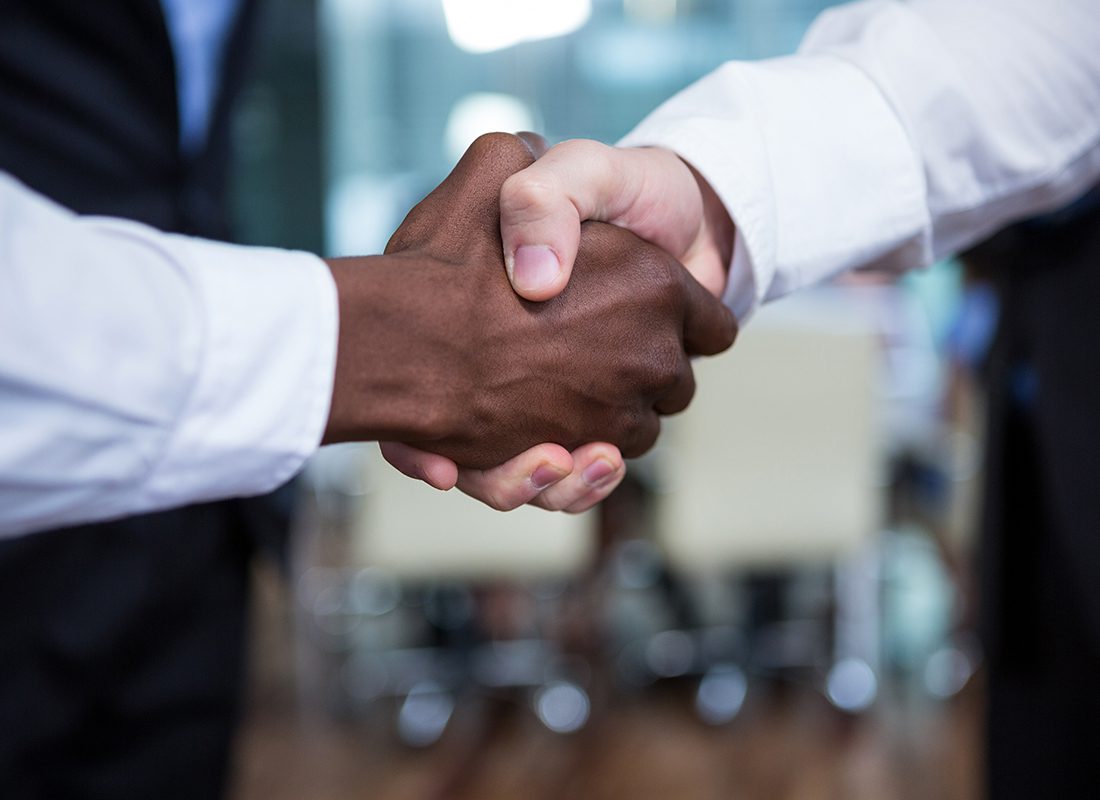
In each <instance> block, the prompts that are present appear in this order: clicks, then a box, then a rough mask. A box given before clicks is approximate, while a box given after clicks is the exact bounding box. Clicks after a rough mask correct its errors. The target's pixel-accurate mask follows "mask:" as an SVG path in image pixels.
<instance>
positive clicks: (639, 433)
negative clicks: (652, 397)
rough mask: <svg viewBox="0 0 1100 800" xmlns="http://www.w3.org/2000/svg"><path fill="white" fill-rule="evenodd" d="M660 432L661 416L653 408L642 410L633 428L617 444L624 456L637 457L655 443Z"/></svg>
mask: <svg viewBox="0 0 1100 800" xmlns="http://www.w3.org/2000/svg"><path fill="white" fill-rule="evenodd" d="M660 434H661V418H660V417H659V416H657V412H656V411H655V410H654V409H649V410H648V411H646V412H644V413H643V414H642V415H641V417H640V419H639V421H638V424H637V425H635V426H634V430H632V431H631V432H630V434H629V435H628V436H627V437H626V438H625V439H624V440H623V442H622V444H620V445H619V450H621V451H622V454H623V455H624V456H625V457H626V458H637V457H638V456H640V455H643V454H644V453H645V452H646V451H648V450H649V449H650V448H652V447H653V445H655V444H656V443H657V437H658V436H660Z"/></svg>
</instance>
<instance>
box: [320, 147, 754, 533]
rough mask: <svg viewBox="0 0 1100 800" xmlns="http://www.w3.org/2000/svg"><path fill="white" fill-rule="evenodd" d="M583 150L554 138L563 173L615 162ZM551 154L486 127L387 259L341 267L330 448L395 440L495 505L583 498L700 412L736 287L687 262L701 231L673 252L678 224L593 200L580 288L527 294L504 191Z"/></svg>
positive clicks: (404, 465) (424, 471) (583, 502)
mask: <svg viewBox="0 0 1100 800" xmlns="http://www.w3.org/2000/svg"><path fill="white" fill-rule="evenodd" d="M570 145H572V152H569V146H570ZM578 145H581V148H580V149H581V150H584V143H567V144H566V145H562V146H559V147H561V148H565V150H559V148H554V149H553V150H551V151H550V152H549V154H547V155H545V156H544V158H546V159H547V162H546V166H547V168H552V167H554V166H555V159H558V160H559V161H560V160H561V159H562V158H565V159H571V162H570V163H571V164H572V165H573V166H580V165H585V166H587V167H588V168H590V169H591V170H593V171H592V172H590V173H586V174H587V175H598V174H599V170H601V169H603V170H604V171H606V172H608V173H613V171H614V166H615V165H614V164H612V163H601V162H599V160H598V159H599V155H598V153H597V152H596V151H592V150H588V151H586V152H579V151H578V149H577V146H578ZM590 147H593V148H594V147H602V146H600V145H595V143H591V145H590ZM543 149H544V146H543V145H542V144H541V142H540V141H538V140H537V137H533V136H529V135H527V134H524V135H523V136H512V135H508V134H489V135H486V136H483V137H481V138H480V139H478V140H477V141H476V142H474V144H473V145H472V146H471V147H470V149H469V150H468V151H467V152H466V154H465V155H464V156H463V158H462V160H461V161H460V162H459V163H458V165H457V166H456V167H455V169H454V171H453V172H452V173H451V174H450V175H449V176H448V177H447V178H446V180H444V181H443V183H441V184H440V185H439V186H438V187H437V188H436V189H435V190H434V191H433V192H432V193H431V194H429V195H428V196H427V197H426V198H425V199H424V200H423V201H421V202H420V203H419V204H418V205H417V206H416V207H415V208H413V209H412V211H411V212H409V214H408V216H407V217H406V218H405V220H404V222H403V223H402V224H401V226H400V227H399V228H398V229H397V231H396V232H395V233H394V235H393V237H392V238H391V239H390V242H389V244H388V246H387V247H386V251H385V254H384V255H382V256H375V257H366V258H349V259H334V260H332V261H330V262H329V266H330V268H331V270H332V274H333V276H334V279H335V281H336V285H337V291H338V295H339V312H340V333H339V341H338V349H337V363H336V373H335V383H334V388H333V396H332V404H331V409H330V413H329V420H328V426H327V429H326V434H325V442H326V443H331V442H338V441H347V440H363V439H372V440H379V441H381V442H384V443H385V444H383V445H382V449H383V453H384V454H385V455H386V457H387V459H388V460H389V461H390V462H391V463H392V464H393V465H394V466H396V467H397V468H398V469H400V470H401V471H402V472H404V473H406V474H407V475H410V476H412V477H417V478H420V479H423V480H425V481H427V482H428V483H430V484H432V485H434V486H436V487H437V488H443V489H447V488H450V487H451V486H453V485H455V484H456V483H457V485H458V486H459V488H460V489H462V490H463V491H466V492H467V493H469V494H471V495H473V496H475V497H477V498H478V499H481V500H483V501H484V502H487V503H489V504H490V505H492V506H494V507H496V508H501V509H507V508H512V507H515V506H517V505H520V504H522V503H526V502H533V503H535V504H537V505H541V506H543V507H545V508H551V509H565V510H569V511H581V510H584V509H585V508H588V507H590V506H591V505H593V504H594V503H596V502H598V501H599V500H601V499H603V497H604V496H606V494H608V493H609V492H610V491H611V490H612V489H613V488H614V487H615V485H617V483H618V481H619V480H620V479H621V477H622V474H623V466H622V457H623V456H625V457H634V456H638V455H641V454H642V453H644V452H645V451H646V450H648V449H649V448H650V447H652V445H653V444H654V442H655V441H656V439H657V436H658V433H659V431H660V415H662V414H674V413H676V412H678V411H681V410H683V409H684V408H686V407H687V405H688V403H689V402H690V401H691V398H692V395H693V394H694V391H695V383H694V379H693V376H692V369H691V362H690V360H689V359H690V357H691V356H695V355H712V354H715V353H719V352H721V351H723V350H725V349H727V348H728V347H729V346H730V345H731V344H732V343H733V340H734V337H735V335H736V332H737V325H736V322H735V320H734V317H733V315H732V314H731V313H730V311H729V310H728V309H727V308H726V307H725V306H724V305H722V304H721V303H720V302H719V301H718V300H717V299H716V298H715V296H714V294H713V293H712V292H715V291H718V290H720V285H721V284H720V282H719V283H718V284H717V289H716V287H715V286H714V285H712V286H711V291H708V290H707V289H706V288H704V286H703V285H702V284H701V283H700V282H699V281H698V280H696V278H695V277H693V276H692V274H691V273H689V272H688V270H687V269H685V268H684V266H683V265H682V264H681V260H684V261H685V262H686V259H685V258H684V256H685V251H686V250H690V249H692V242H691V241H689V240H691V238H692V237H691V236H687V237H681V238H682V239H684V241H683V242H682V243H677V244H676V245H675V246H673V247H672V248H667V246H666V245H665V240H663V239H662V238H661V236H662V235H664V232H663V231H657V232H655V235H653V236H649V235H647V236H646V238H648V239H650V240H651V241H657V242H658V243H661V244H662V246H666V249H671V250H672V252H673V254H672V255H670V254H669V252H666V250H665V249H661V247H658V246H656V245H654V244H650V243H649V242H647V241H643V239H641V238H639V237H638V236H635V235H634V234H633V233H631V232H629V231H628V230H626V229H624V228H623V227H617V226H616V225H612V224H607V223H604V222H596V221H584V219H585V217H587V216H595V215H594V214H589V213H586V212H585V211H584V210H583V209H578V210H576V211H575V212H574V214H575V216H574V217H573V227H575V228H576V229H577V230H578V231H579V238H577V237H576V235H575V234H574V237H573V239H574V240H575V241H576V257H575V261H574V259H573V258H572V255H573V254H572V253H571V252H569V253H566V254H564V256H565V258H564V259H563V260H566V259H567V260H569V261H570V262H571V263H574V264H575V266H574V268H573V271H572V275H571V276H569V275H567V274H563V276H562V277H561V278H560V280H559V282H562V281H567V285H564V287H563V288H561V287H559V286H546V285H535V286H532V287H531V288H530V289H529V290H528V291H526V292H524V293H525V294H527V295H528V296H534V297H536V298H538V299H537V300H529V299H525V298H524V297H521V296H520V295H519V294H517V292H516V290H514V289H513V285H512V283H510V282H509V276H510V275H512V276H513V278H514V280H515V282H516V284H517V285H520V284H521V283H522V282H523V278H524V276H523V275H522V274H517V273H522V272H523V269H522V267H523V265H516V266H513V268H512V269H511V270H509V269H506V264H505V257H504V253H505V252H506V251H505V247H504V243H503V242H502V238H501V199H500V198H501V191H502V187H504V185H505V182H506V181H507V180H508V179H509V178H510V177H511V176H512V175H514V174H515V173H517V172H520V171H521V170H524V169H526V168H528V167H530V166H531V165H532V164H534V163H535V161H536V152H538V154H539V155H542V153H541V152H539V151H542V150H543ZM605 149H606V150H607V151H610V150H611V149H610V148H605ZM620 152H621V151H620ZM593 156H595V157H596V159H597V160H596V161H595V162H593V160H592V158H593ZM673 158H674V157H673ZM540 163H541V162H540ZM678 163H679V167H680V168H681V169H683V171H684V174H688V175H690V170H689V169H688V168H687V167H686V165H683V164H682V162H678ZM612 177H613V176H612ZM536 189H537V186H536ZM536 193H537V192H536ZM554 196H555V197H556V196H557V195H554ZM522 200H523V198H522V197H521V198H520V202H518V203H513V207H512V208H511V209H510V212H511V213H513V214H519V215H522V214H523V211H524V208H525V207H526V206H525V204H524V203H523V202H522ZM628 205H630V204H628ZM637 205H638V203H634V204H633V206H637ZM573 207H574V208H576V204H575V203H574V204H573ZM633 213H635V214H637V209H636V208H635V209H634V212H633ZM672 213H679V211H678V209H673V210H672ZM645 216H646V217H648V218H650V219H653V218H654V217H655V215H654V214H653V213H649V214H646V215H645ZM656 216H659V215H656ZM696 216H697V217H698V219H697V220H695V222H694V223H693V224H694V225H695V227H696V228H697V229H705V228H706V220H705V217H706V215H704V214H698V215H696ZM605 218H608V217H605ZM630 227H632V228H633V229H634V230H639V228H640V227H642V228H644V223H642V224H632V225H631V226H630ZM667 227H668V226H664V228H667ZM680 227H683V226H680ZM642 232H643V234H645V231H644V230H643V231H642ZM566 239H567V244H565V245H563V246H562V247H561V249H565V250H568V249H570V247H571V246H572V243H571V241H569V239H568V236H567V237H566ZM550 252H551V251H549V250H547V251H546V253H547V254H549V253H550ZM678 258H679V259H680V260H677V259H678ZM509 266H512V264H509ZM719 268H720V267H719ZM543 274H544V275H545V272H544V273H543ZM551 278H553V276H551ZM552 282H553V281H551V283H552ZM545 283H546V282H545V281H544V282H543V284H545ZM559 288H560V293H557V294H554V293H555V292H557V290H558V289H559ZM551 295H553V296H551Z"/></svg>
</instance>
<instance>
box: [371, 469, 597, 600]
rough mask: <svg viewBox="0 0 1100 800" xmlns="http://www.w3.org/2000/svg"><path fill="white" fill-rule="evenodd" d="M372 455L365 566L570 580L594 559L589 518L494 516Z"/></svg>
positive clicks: (530, 513) (434, 575)
mask: <svg viewBox="0 0 1100 800" xmlns="http://www.w3.org/2000/svg"><path fill="white" fill-rule="evenodd" d="M372 451H373V452H372V453H371V456H370V457H369V458H368V459H367V464H366V470H367V480H366V483H365V487H366V492H365V493H364V494H363V495H362V497H361V499H360V502H359V503H358V509H357V511H356V517H355V522H354V534H353V535H354V537H355V544H354V549H355V557H356V559H357V560H358V561H360V562H361V563H364V564H368V565H371V566H376V567H379V568H382V569H384V570H386V571H387V572H389V573H391V574H394V575H397V576H398V577H403V578H409V579H431V580H464V581H482V580H497V579H505V580H513V579H553V578H561V577H568V576H570V575H575V574H577V573H578V572H580V571H581V570H583V569H584V567H585V566H586V565H587V564H588V563H589V562H590V561H591V559H592V557H593V553H594V542H595V538H594V534H593V519H594V515H593V514H592V512H589V513H586V514H579V515H574V514H560V513H551V512H549V511H543V510H542V509H537V508H531V507H524V508H518V509H516V510H515V511H509V512H507V513H504V512H500V511H494V510H492V509H490V508H488V507H487V506H485V505H482V504H481V503H479V502H477V501H476V500H472V499H471V498H469V497H467V496H466V495H464V494H462V493H461V492H459V491H458V490H457V489H454V490H451V491H449V492H440V491H437V490H435V489H432V488H431V487H429V486H427V485H425V484H423V483H421V482H420V481H414V480H410V479H409V478H406V477H405V476H404V475H401V474H400V473H399V472H397V470H395V469H393V468H392V467H391V466H389V465H388V464H387V463H385V461H384V460H383V459H382V457H381V455H380V454H379V453H378V451H377V449H376V448H372Z"/></svg>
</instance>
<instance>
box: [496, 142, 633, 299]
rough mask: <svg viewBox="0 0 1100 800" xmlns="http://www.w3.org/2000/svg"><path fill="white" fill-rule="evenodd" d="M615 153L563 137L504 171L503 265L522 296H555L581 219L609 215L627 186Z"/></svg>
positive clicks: (625, 198) (625, 197)
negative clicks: (536, 156) (538, 154)
mask: <svg viewBox="0 0 1100 800" xmlns="http://www.w3.org/2000/svg"><path fill="white" fill-rule="evenodd" d="M621 159H622V154H621V151H619V150H616V149H615V148H613V147H608V146H607V145H604V144H600V143H599V142H594V141H587V140H580V139H577V140H573V141H568V142H563V143H561V144H559V145H557V146H555V147H552V148H550V150H548V151H547V152H546V154H545V155H543V156H542V157H541V158H539V159H538V160H537V161H536V162H535V163H534V164H532V165H531V166H529V167H527V168H526V169H522V170H520V171H519V172H517V173H515V174H514V175H512V176H510V177H509V178H508V179H507V180H506V181H505V182H504V185H503V187H501V191H500V230H501V239H502V240H503V243H504V264H505V266H506V267H507V269H508V279H509V280H510V281H511V282H512V286H513V288H514V289H515V290H516V292H517V293H518V294H519V295H520V296H521V297H525V298H526V299H528V300H549V299H550V298H551V297H555V296H557V295H558V294H559V293H560V292H561V290H562V289H564V288H565V286H566V284H567V283H569V276H570V274H571V273H572V271H573V262H574V260H575V259H576V257H577V248H578V245H579V243H580V236H581V223H582V222H584V221H585V220H588V219H598V220H604V221H611V220H612V219H613V218H615V217H616V216H618V214H619V211H620V209H621V208H625V207H628V206H629V205H630V203H631V202H632V199H633V195H634V194H636V192H632V191H631V186H630V180H629V175H627V173H628V171H627V170H624V169H622V167H621V165H620V163H619V162H620V161H621Z"/></svg>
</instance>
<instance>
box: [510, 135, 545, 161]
mask: <svg viewBox="0 0 1100 800" xmlns="http://www.w3.org/2000/svg"><path fill="white" fill-rule="evenodd" d="M516 136H518V137H519V138H520V139H523V143H524V144H526V145H527V147H528V149H529V150H530V151H531V155H533V156H534V157H535V158H542V157H543V156H544V155H546V151H547V150H549V149H550V143H549V142H548V141H546V137H545V136H543V135H542V134H541V133H535V132H534V131H516Z"/></svg>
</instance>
